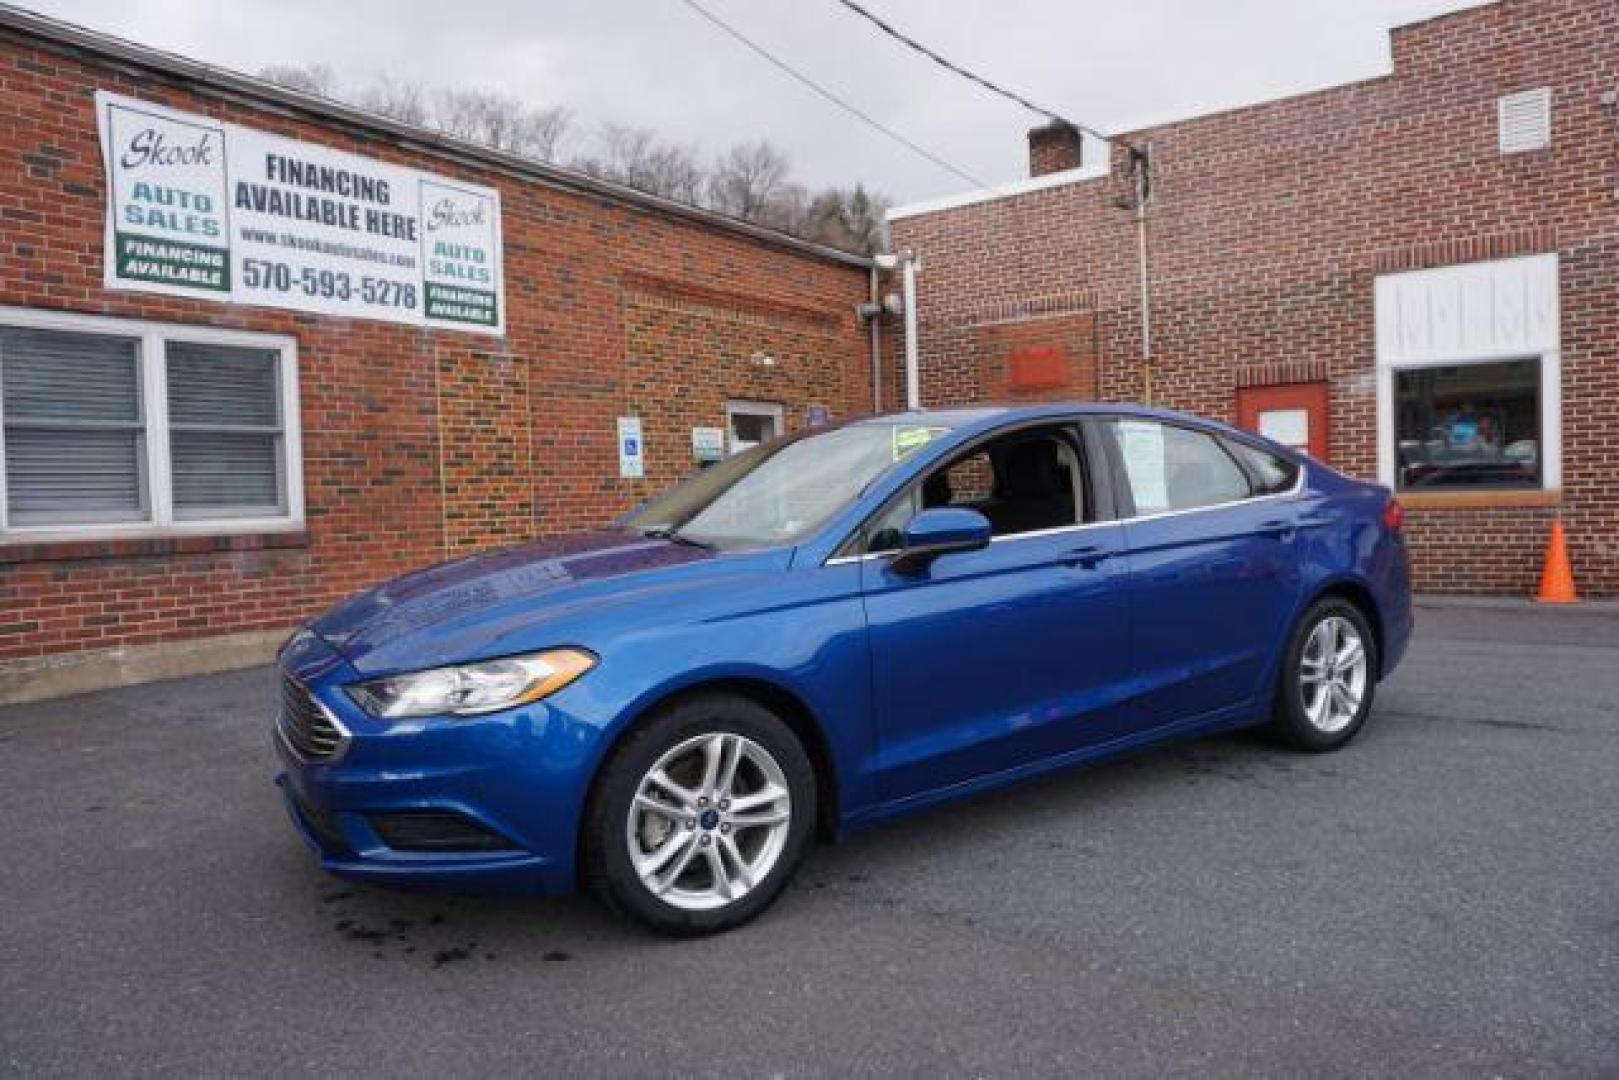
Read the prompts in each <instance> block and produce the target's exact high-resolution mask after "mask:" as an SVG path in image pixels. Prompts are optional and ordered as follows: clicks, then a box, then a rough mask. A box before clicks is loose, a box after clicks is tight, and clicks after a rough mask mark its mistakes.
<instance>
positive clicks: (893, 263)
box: [871, 251, 899, 270]
mask: <svg viewBox="0 0 1619 1080" xmlns="http://www.w3.org/2000/svg"><path fill="white" fill-rule="evenodd" d="M871 261H872V262H874V263H876V264H877V269H879V270H898V269H899V256H898V255H895V254H894V253H893V252H891V251H884V252H882V253H880V254H877V255H873V256H872V257H871Z"/></svg>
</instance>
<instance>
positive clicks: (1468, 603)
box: [1412, 593, 1619, 615]
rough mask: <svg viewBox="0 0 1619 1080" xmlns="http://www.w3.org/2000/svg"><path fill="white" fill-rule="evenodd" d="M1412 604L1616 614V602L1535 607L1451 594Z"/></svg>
mask: <svg viewBox="0 0 1619 1080" xmlns="http://www.w3.org/2000/svg"><path fill="white" fill-rule="evenodd" d="M1412 603H1413V604H1414V605H1415V606H1416V607H1417V609H1418V610H1421V609H1423V608H1430V609H1438V608H1475V609H1480V610H1491V611H1541V612H1547V613H1551V612H1562V613H1565V614H1578V613H1580V612H1585V613H1586V614H1590V615H1619V600H1581V601H1580V602H1579V603H1577V604H1538V603H1536V602H1535V601H1534V600H1532V599H1530V598H1529V597H1527V596H1464V595H1454V594H1451V593H1417V594H1416V595H1415V596H1414V597H1412Z"/></svg>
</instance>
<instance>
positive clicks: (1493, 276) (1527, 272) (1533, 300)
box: [1375, 254, 1563, 497]
mask: <svg viewBox="0 0 1619 1080" xmlns="http://www.w3.org/2000/svg"><path fill="white" fill-rule="evenodd" d="M1558 281H1559V277H1558V258H1557V256H1556V255H1555V254H1545V255H1528V256H1522V257H1519V258H1513V259H1497V260H1494V261H1491V262H1478V263H1465V264H1463V265H1460V266H1445V267H1439V268H1437V269H1433V270H1412V271H1407V272H1405V273H1399V274H1384V275H1382V276H1380V277H1379V278H1378V279H1377V281H1376V286H1375V289H1376V309H1377V311H1376V318H1377V478H1378V481H1379V482H1380V483H1383V484H1386V485H1387V486H1388V487H1389V488H1391V489H1393V488H1395V482H1396V480H1397V479H1398V477H1397V476H1396V475H1395V474H1396V462H1397V460H1398V457H1399V455H1398V453H1397V443H1398V434H1397V432H1396V431H1395V430H1394V412H1395V409H1394V381H1395V373H1396V372H1400V371H1420V370H1422V369H1424V368H1437V367H1466V366H1472V365H1477V364H1491V363H1507V362H1509V361H1513V360H1539V361H1540V487H1539V488H1499V489H1496V488H1492V489H1489V490H1490V491H1491V492H1492V493H1493V492H1496V491H1499V492H1500V493H1501V494H1504V495H1510V494H1511V493H1512V492H1513V491H1531V492H1532V491H1547V492H1555V491H1561V490H1562V487H1563V350H1562V342H1561V330H1560V324H1561V319H1560V314H1559V309H1560V304H1559V297H1558ZM1478 490H1482V489H1468V488H1436V489H1434V490H1433V491H1432V492H1423V494H1432V495H1434V496H1437V497H1443V496H1445V495H1451V494H1469V493H1472V492H1476V491H1478ZM1412 494H1415V492H1413V493H1412Z"/></svg>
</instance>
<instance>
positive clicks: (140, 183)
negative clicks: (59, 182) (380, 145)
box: [96, 92, 506, 334]
mask: <svg viewBox="0 0 1619 1080" xmlns="http://www.w3.org/2000/svg"><path fill="white" fill-rule="evenodd" d="M96 112H97V117H98V120H99V123H100V128H101V151H102V157H103V159H104V160H105V163H106V169H107V186H108V210H107V228H106V274H105V278H106V284H107V287H108V288H110V289H138V290H141V291H144V292H160V293H166V294H169V295H173V296H195V297H205V298H208V299H214V300H224V301H229V302H233V303H240V304H263V305H267V306H270V307H280V308H293V309H295V310H298V311H312V312H317V313H319V314H322V315H346V316H356V317H360V318H368V319H385V320H387V321H389V322H399V323H409V324H412V325H416V326H434V327H447V328H451V329H460V330H473V331H478V332H481V333H492V334H503V333H505V329H506V297H505V282H504V276H503V261H502V252H501V235H500V193H499V192H497V191H495V190H493V189H492V188H486V187H479V186H477V185H474V184H464V183H461V182H460V181H455V180H446V179H444V178H443V177H439V176H433V175H431V174H429V173H423V172H418V171H416V170H414V169H406V168H402V167H400V166H398V165H390V164H387V163H385V162H381V161H373V160H371V159H369V158H364V157H360V156H358V155H355V154H346V153H343V152H341V151H337V150H332V149H329V148H327V147H324V146H316V145H314V144H312V143H304V142H297V141H294V140H292V139H283V138H281V137H279V136H275V135H267V134H265V133H263V132H259V131H253V130H251V129H249V128H243V127H238V126H236V125H234V124H224V123H220V122H219V121H217V120H210V119H208V118H206V117H201V116H192V115H190V114H188V113H182V112H176V111H174V110H173V109H166V108H163V107H162V106H159V105H150V104H147V103H146V102H143V101H136V100H133V99H131V98H125V97H119V96H117V95H114V94H108V93H104V92H98V93H97V94H96Z"/></svg>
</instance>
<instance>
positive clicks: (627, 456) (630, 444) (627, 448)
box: [618, 416, 646, 480]
mask: <svg viewBox="0 0 1619 1080" xmlns="http://www.w3.org/2000/svg"><path fill="white" fill-rule="evenodd" d="M618 475H619V476H621V477H623V478H624V479H626V480H639V479H640V478H641V477H643V476H645V475H646V444H645V443H644V442H643V441H642V439H641V418H640V417H639V416H621V417H619V418H618Z"/></svg>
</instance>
